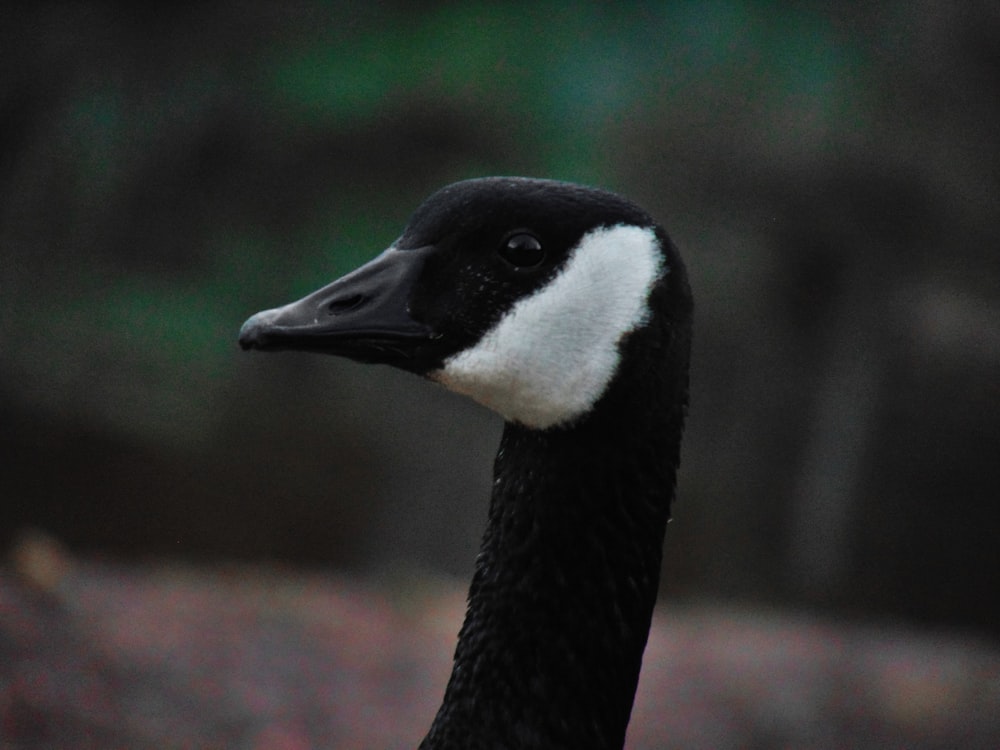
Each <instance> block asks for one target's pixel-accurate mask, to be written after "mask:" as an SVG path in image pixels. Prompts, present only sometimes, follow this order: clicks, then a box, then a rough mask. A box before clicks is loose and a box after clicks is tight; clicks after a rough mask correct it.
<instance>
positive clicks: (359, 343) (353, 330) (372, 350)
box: [240, 247, 434, 370]
mask: <svg viewBox="0 0 1000 750" xmlns="http://www.w3.org/2000/svg"><path fill="white" fill-rule="evenodd" d="M433 249H434V248H433V247H423V248H416V249H413V250H398V249H396V248H389V249H388V250H386V251H385V252H384V253H382V254H381V255H379V256H378V257H377V258H375V259H373V260H371V261H369V262H368V263H366V264H365V265H363V266H361V267H360V268H358V269H357V270H355V271H352V272H351V273H349V274H347V275H346V276H344V277H342V278H340V279H338V280H337V281H334V282H333V283H331V284H328V285H327V286H325V287H323V288H322V289H319V290H317V291H315V292H313V293H312V294H310V295H308V296H306V297H303V298H302V299H300V300H299V301H298V302H292V303H291V304H288V305H285V306H284V307H278V308H275V309H273V310H264V311H263V312H259V313H257V314H256V315H254V316H253V317H251V318H250V319H249V320H247V322H246V323H244V324H243V327H242V328H241V329H240V346H242V347H243V348H244V349H260V350H262V351H274V350H281V349H300V350H305V351H314V352H325V353H328V354H337V355H340V356H343V357H349V358H350V359H354V360H357V361H359V362H378V363H384V364H392V365H396V366H397V367H402V368H403V369H408V370H418V369H421V367H420V365H419V364H418V362H417V360H418V359H422V357H421V355H422V354H424V353H425V350H426V348H427V347H428V346H429V345H430V344H431V342H432V341H433V339H434V336H433V332H432V331H431V329H430V328H429V327H428V326H426V325H424V324H423V323H421V322H419V321H416V320H414V319H413V318H412V317H411V315H410V309H409V301H410V296H411V292H412V291H413V287H414V284H415V283H416V280H417V279H418V277H419V276H420V272H421V271H422V270H423V267H424V260H425V259H426V257H427V255H428V254H429V253H430V252H431V251H432V250H433Z"/></svg>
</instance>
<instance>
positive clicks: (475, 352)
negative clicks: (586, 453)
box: [431, 225, 663, 429]
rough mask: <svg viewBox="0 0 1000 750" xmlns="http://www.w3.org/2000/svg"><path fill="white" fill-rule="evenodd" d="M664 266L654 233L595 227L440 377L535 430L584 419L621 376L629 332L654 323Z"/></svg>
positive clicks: (440, 372)
mask: <svg viewBox="0 0 1000 750" xmlns="http://www.w3.org/2000/svg"><path fill="white" fill-rule="evenodd" d="M662 271H663V255H662V252H661V250H660V243H659V240H658V239H657V237H656V234H655V233H654V231H653V230H652V229H650V228H646V227H637V226H631V225H618V226H614V227H606V228H602V229H597V230H595V231H593V232H589V233H587V234H586V235H584V236H583V238H582V239H581V240H580V243H579V244H578V245H577V246H576V248H575V249H574V250H573V251H572V254H571V256H570V258H569V259H568V260H567V262H566V265H565V266H564V267H563V269H562V271H561V272H560V273H559V275H557V276H556V277H555V278H554V279H552V281H550V282H549V283H548V284H547V285H546V286H544V287H542V288H541V289H539V290H538V291H536V292H535V293H534V294H532V295H531V296H529V297H525V298H524V299H521V300H519V301H518V302H517V303H515V304H514V306H513V307H512V308H511V309H510V310H509V311H508V312H507V313H506V314H505V315H504V316H503V318H501V319H500V321H499V322H498V323H497V324H496V325H495V326H494V327H493V328H491V329H490V330H489V331H487V332H486V334H485V335H484V336H483V337H482V339H480V341H479V342H478V343H477V344H476V345H475V346H473V347H471V348H469V349H466V350H464V351H461V352H459V353H458V354H455V355H454V356H452V357H450V358H448V359H447V360H446V361H445V363H444V366H443V367H442V368H441V369H440V370H438V371H437V372H435V373H432V375H431V377H432V378H433V379H434V380H436V381H438V382H440V383H442V384H443V385H444V386H446V387H447V388H449V389H451V390H453V391H455V392H457V393H462V394H465V395H466V396H469V397H471V398H472V399H474V400H476V401H478V402H479V403H481V404H483V405H484V406H487V407H489V408H490V409H493V410H494V411H496V412H498V413H499V414H500V415H501V416H503V417H504V418H505V419H507V420H509V421H514V422H520V423H521V424H523V425H525V426H527V427H532V428H536V429H545V428H547V427H552V426H554V425H557V424H560V423H563V422H567V421H569V420H571V419H573V418H575V417H578V416H580V415H581V414H583V413H585V412H586V411H588V410H589V409H590V408H591V407H593V405H594V404H595V403H596V402H597V400H598V399H600V397H601V396H602V395H603V394H604V391H605V390H606V388H607V387H608V384H609V383H610V382H611V380H612V378H613V377H614V375H615V371H616V369H617V367H618V362H619V359H620V353H619V349H618V344H619V342H620V341H621V339H622V337H623V336H624V335H625V334H627V333H629V332H630V331H633V330H635V329H636V328H638V327H639V326H641V325H643V324H644V323H645V322H646V320H647V317H648V314H649V306H648V302H649V294H650V291H651V290H652V288H653V285H654V284H655V283H656V281H657V279H658V278H659V277H660V275H661V273H662Z"/></svg>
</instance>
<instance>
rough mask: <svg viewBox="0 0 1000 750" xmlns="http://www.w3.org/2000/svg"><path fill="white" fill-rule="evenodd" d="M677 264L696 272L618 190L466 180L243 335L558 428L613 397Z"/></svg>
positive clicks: (247, 343) (244, 341) (247, 341)
mask: <svg viewBox="0 0 1000 750" xmlns="http://www.w3.org/2000/svg"><path fill="white" fill-rule="evenodd" d="M674 270H679V271H680V274H681V277H682V278H681V280H682V279H683V269H682V268H681V266H680V260H679V258H677V257H676V253H675V251H674V250H673V247H672V246H671V244H670V242H669V240H668V239H667V238H666V235H665V234H664V233H663V230H662V229H660V228H659V227H658V226H657V225H656V223H655V222H654V221H653V220H652V219H651V217H650V216H649V215H648V214H647V213H645V212H644V211H643V210H642V209H640V208H638V207H637V206H635V205H634V204H632V203H631V202H629V201H627V200H625V199H624V198H621V197H620V196H617V195H615V194H613V193H608V192H606V191H603V190H597V189H594V188H588V187H582V186H579V185H574V184H569V183H564V182H556V181H552V180H538V179H527V178H510V177H492V178H484V179H476V180H467V181H464V182H458V183H455V184H453V185H449V186H447V187H445V188H442V189H441V190H439V191H437V192H436V193H434V194H433V195H431V196H430V197H429V198H428V199H427V200H426V201H424V203H423V204H422V205H421V206H420V207H419V208H418V209H417V210H416V212H415V213H414V214H413V216H412V217H411V219H410V221H409V223H408V224H407V226H406V228H405V230H404V231H403V234H402V235H401V236H400V238H399V239H398V240H397V241H396V242H395V243H393V245H392V246H391V247H390V248H389V249H388V250H386V251H385V252H384V253H382V254H381V255H379V256H378V257H376V258H375V259H374V260H372V261H370V262H369V263H367V264H366V265H364V266H362V267H361V268H359V269H358V270H356V271H354V272H353V273H350V274H348V275H347V276H345V277H343V278H341V279H339V280H337V281H335V282H333V283H332V284H330V285H328V286H326V287H324V288H322V289H320V290H318V291H316V292H314V293H313V294H310V295H308V296H307V297H305V298H303V299H301V300H299V301H297V302H294V303H292V304H290V305H286V306H284V307H281V308H277V309H274V310H267V311H264V312H261V313H258V314H257V315H255V316H253V317H252V318H250V319H249V320H248V321H247V322H246V323H245V324H244V325H243V328H242V330H241V331H240V344H241V345H242V346H243V347H244V348H245V349H251V348H255V349H262V350H273V349H304V350H309V351H319V352H327V353H330V354H338V355H341V356H345V357H349V358H352V359H355V360H358V361H362V362H380V363H385V364H390V365H393V366H395V367H399V368H402V369H405V370H408V371H411V372H415V373H417V374H420V375H424V376H427V377H430V378H432V379H434V380H437V381H439V382H441V383H443V384H445V385H446V386H448V387H450V388H452V389H453V390H456V391H458V392H462V393H465V394H467V395H470V396H472V397H473V398H475V399H477V400H479V401H481V402H482V403H485V404H486V405H487V406H490V407H492V408H494V409H496V410H497V411H499V412H500V413H501V414H503V415H504V416H505V417H506V418H508V419H510V420H513V421H518V422H522V423H524V424H526V425H528V426H533V427H547V426H550V425H552V424H556V423H559V422H563V421H566V420H567V419H569V418H572V417H573V416H576V415H578V414H579V413H580V412H581V411H582V410H585V409H586V408H589V406H590V405H592V404H593V402H594V401H595V400H596V399H597V398H599V397H600V395H601V393H602V392H603V390H604V388H605V387H606V386H607V383H608V382H609V381H610V379H611V378H613V376H614V374H615V371H616V370H617V367H618V356H619V344H620V342H621V340H622V339H623V337H624V336H626V335H627V334H629V333H630V332H631V331H633V330H634V329H636V328H638V327H641V326H644V325H646V324H647V323H648V322H649V317H650V315H651V314H652V313H651V310H652V309H653V308H652V307H651V306H650V296H651V295H652V294H653V292H654V289H655V288H658V287H661V286H663V279H664V278H665V277H667V276H668V275H669V274H670V273H671V272H672V271H674ZM681 287H682V289H683V294H686V284H681ZM561 392H562V393H561Z"/></svg>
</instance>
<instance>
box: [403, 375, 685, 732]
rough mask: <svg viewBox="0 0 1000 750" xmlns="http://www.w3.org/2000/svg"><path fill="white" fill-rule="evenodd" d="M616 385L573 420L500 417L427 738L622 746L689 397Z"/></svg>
mask: <svg viewBox="0 0 1000 750" xmlns="http://www.w3.org/2000/svg"><path fill="white" fill-rule="evenodd" d="M616 390H617V391H618V393H617V394H616V393H609V394H608V395H607V397H606V398H605V399H604V401H603V402H602V405H603V406H604V407H606V408H603V409H601V410H600V411H598V412H596V413H595V414H592V415H591V416H590V417H589V418H588V419H587V420H586V421H584V422H582V423H579V424H577V425H575V426H572V427H568V428H560V429H555V430H546V431H535V430H530V429H527V428H524V427H520V426H516V425H513V424H508V425H507V426H506V427H505V430H504V434H503V438H502V440H501V443H500V450H499V452H498V454H497V459H496V467H495V468H496V471H495V482H494V488H493V496H492V500H491V503H490V511H489V523H488V526H487V529H486V533H485V535H484V537H483V542H482V547H481V551H480V554H479V557H478V559H477V562H476V571H475V575H474V577H473V581H472V586H471V588H470V591H469V607H468V612H467V614H466V620H465V624H464V625H463V627H462V631H461V633H460V635H459V643H458V648H457V650H456V654H455V665H454V670H453V672H452V676H451V680H450V681H449V684H448V688H447V691H446V694H445V698H444V703H443V705H442V706H441V709H440V711H439V712H438V715H437V718H436V719H435V721H434V724H433V726H432V728H431V731H430V733H429V734H428V736H427V738H426V739H425V740H424V743H423V744H422V745H421V747H422V748H425V749H427V750H429V749H431V748H451V747H454V748H458V747H462V748H466V749H468V748H560V747H574V748H595V749H596V748H620V747H622V745H623V743H624V738H625V730H626V727H627V725H628V719H629V715H630V713H631V710H632V701H633V698H634V695H635V688H636V684H637V681H638V678H639V669H640V666H641V662H642V653H643V649H644V648H645V645H646V638H647V636H648V633H649V623H650V618H651V616H652V611H653V606H654V604H655V601H656V593H657V588H658V584H659V574H660V562H661V558H662V544H663V535H664V532H665V529H666V524H667V521H668V520H669V513H670V503H671V500H672V498H673V493H674V480H675V472H676V466H677V461H678V450H679V442H680V432H681V428H682V422H683V413H684V406H683V404H682V403H679V404H678V403H675V404H674V405H671V403H670V402H669V401H665V402H664V403H663V404H662V405H658V404H653V405H652V408H650V404H649V403H648V402H647V403H644V404H641V405H639V404H636V401H635V399H634V398H630V397H628V395H627V393H628V390H629V389H627V388H619V389H616ZM615 402H617V403H615ZM629 404H633V405H635V406H634V408H633V409H632V410H631V411H633V412H634V413H633V414H631V415H630V416H631V419H629V418H626V419H624V420H622V419H621V417H622V414H621V411H620V410H621V409H623V408H625V409H627V408H628V406H629ZM608 412H614V413H615V414H616V416H617V417H618V418H616V419H614V420H611V419H602V418H601V414H602V413H608ZM616 425H617V427H615V426H616Z"/></svg>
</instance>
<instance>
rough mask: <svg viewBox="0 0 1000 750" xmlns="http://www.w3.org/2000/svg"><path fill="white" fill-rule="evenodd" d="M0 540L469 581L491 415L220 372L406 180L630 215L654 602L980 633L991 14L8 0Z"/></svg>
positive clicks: (996, 297) (993, 473) (990, 450)
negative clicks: (523, 179) (683, 263)
mask: <svg viewBox="0 0 1000 750" xmlns="http://www.w3.org/2000/svg"><path fill="white" fill-rule="evenodd" d="M3 15H4V21H3V23H2V24H0V259H2V260H0V424H2V426H3V428H2V430H0V441H2V445H0V456H2V462H3V471H2V474H0V496H2V504H0V531H2V543H3V545H4V546H5V547H6V548H8V549H9V548H12V547H13V546H16V544H17V543H18V540H19V539H22V538H23V535H24V533H25V532H26V531H28V530H34V531H41V532H44V533H45V534H47V535H50V536H51V538H54V539H56V540H59V542H60V543H62V544H64V545H66V547H67V548H68V549H69V550H70V551H71V552H72V553H73V554H75V555H81V556H84V557H88V558H92V557H94V556H97V557H100V558H102V559H110V560H118V561H126V562H128V561H133V562H139V561H149V560H169V561H180V562H184V563H194V564H206V563H212V564H215V563H218V562H220V561H239V562H254V563H267V564H279V565H289V566H295V567H297V568H301V567H303V566H304V567H306V568H307V569H312V570H316V569H318V570H328V571H329V570H335V571H341V572H344V573H345V574H346V575H352V576H353V575H358V576H361V577H365V578H369V579H370V578H372V577H374V578H376V579H379V578H387V577H395V576H399V575H403V576H406V575H412V574H413V572H414V571H417V572H418V573H419V574H420V575H425V574H426V575H430V576H441V577H445V578H449V577H453V578H454V579H455V580H460V581H464V580H465V579H466V578H467V577H468V576H469V574H470V572H471V569H472V564H473V559H474V555H475V552H476V549H477V546H478V537H479V533H480V531H481V528H482V525H483V522H484V519H485V514H486V503H487V499H488V494H489V484H490V471H491V462H492V456H493V452H494V450H495V447H496V443H497V440H498V437H499V433H500V429H501V424H500V422H499V420H498V418H496V417H495V416H493V415H492V414H490V413H487V412H485V411H484V410H483V409H481V408H479V407H478V406H476V405H474V404H470V403H466V402H465V401H463V400H461V399H459V398H456V397H453V396H451V395H450V394H448V393H446V392H444V391H442V390H440V389H437V388H435V387H434V386H432V385H430V384H427V383H424V382H421V381H419V380H417V379H414V378H412V377H409V376H406V375H404V374H401V373H396V372H393V371H390V370H388V369H387V368H372V367H363V366H359V365H354V364H352V363H349V362H344V361H340V360H336V359H333V358H329V359H325V358H322V357H318V356H310V355H303V354H292V353H289V354H281V355H266V356H265V355H260V354H247V353H243V352H241V351H239V349H238V347H237V345H236V334H237V331H238V330H239V326H240V324H241V323H242V321H243V320H244V319H245V318H246V317H248V316H249V315H250V314H252V313H254V312H256V311H258V310H260V309H263V308H267V307H273V306H276V305H278V304H283V303H285V302H288V301H291V300H292V299H295V298H297V297H299V296H301V295H302V294H304V293H306V292H308V291H310V290H312V289H313V288H315V287H317V286H319V285H321V284H324V283H326V282H327V281H329V280H331V279H333V278H334V277H336V276H337V275H339V274H342V273H344V272H345V271H348V270H350V269H351V268H352V267H354V266H355V265H357V264H359V263H360V262H362V261H364V260H366V259H368V258H369V257H372V256H374V255H375V254H376V253H378V252H380V251H381V250H382V249H383V248H385V247H386V246H387V245H388V244H389V243H391V242H392V241H393V239H394V238H395V237H396V236H397V235H398V233H399V232H400V230H401V229H402V227H403V225H404V224H405V222H406V219H407V217H408V216H409V214H410V212H411V211H412V210H413V209H414V208H415V207H416V206H417V205H418V204H419V202H420V200H421V199H422V198H423V197H425V196H426V195H427V194H428V193H430V192H431V191H432V190H434V189H436V188H438V187H440V186H441V185H443V184H445V183H447V182H450V181H453V180H457V179H462V178H467V177H473V176H481V175H489V174H524V175H534V176H545V177H553V178H559V179H565V180H572V181H578V182H585V183H590V184H595V185H600V186H603V187H606V188H610V189H612V190H615V191H619V192H622V193H624V194H625V195H627V196H629V197H631V198H633V199H634V200H635V201H637V202H638V203H640V204H641V205H643V206H644V207H645V208H647V209H648V210H649V211H650V212H651V213H653V215H654V216H656V217H658V218H659V219H660V220H661V221H662V222H663V223H664V225H665V226H666V227H667V230H668V232H670V234H671V235H672V237H673V239H674V240H675V242H676V243H677V244H678V245H679V246H680V248H681V249H682V252H683V253H684V255H685V258H686V260H687V264H688V267H689V272H690V274H691V279H692V285H693V288H694V291H695V295H696V304H697V318H696V337H695V348H694V363H693V373H692V383H693V393H692V405H691V411H690V417H689V423H688V424H689V427H688V431H687V434H686V438H685V445H684V451H683V466H682V471H681V475H680V486H679V499H678V502H677V504H676V506H675V512H674V523H673V524H672V525H671V528H670V529H669V531H668V538H667V546H666V560H665V572H664V591H665V597H666V598H665V600H666V601H674V602H677V601H681V602H683V601H692V600H704V599H708V600H714V601H725V602H738V603H741V604H747V605H751V606H764V607H780V608H783V609H784V608H788V609H794V610H796V611H806V612H811V613H814V614H818V615H824V616H835V617H845V618H847V619H850V620H854V621H885V620H889V621H893V622H902V623H908V624H911V625H914V626H916V627H920V628H928V627H930V628H948V629H952V630H956V631H958V632H962V633H973V634H977V635H978V636H983V637H986V638H988V639H993V638H996V637H997V636H1000V616H998V615H1000V612H998V609H1000V604H998V601H1000V600H998V597H997V595H996V592H997V591H1000V544H998V543H997V529H998V527H1000V461H998V453H1000V408H998V406H1000V376H998V375H1000V148H998V145H1000V144H998V125H997V123H998V122H1000V88H998V87H997V85H996V81H998V80H1000V52H998V50H1000V6H998V5H997V4H996V3H991V2H972V3H962V4H957V5H956V4H953V3H946V2H941V1H940V0H925V1H922V2H882V3H853V4H850V5H830V4H829V3H798V4H788V5H786V4H782V3H775V2H762V1H752V0H743V1H740V0H735V1H732V2H683V3H643V4H635V5H631V4H625V5H618V4H616V5H611V4H586V5H571V4H565V3H551V2H533V3H517V2H514V3H506V4H489V3H486V4H483V3H463V4H456V5H453V4H444V3H423V4H410V3H383V4H375V3H368V4H360V3H318V2H287V3H281V4H269V3H240V4H230V3H213V4H208V5H203V4H187V3H184V4H178V5H176V6H173V7H158V6H149V7H145V6H142V7H139V6H136V7H133V6H131V5H126V4H99V3H71V4H46V3H43V4H36V5H24V6H21V5H20V4H19V5H17V6H15V7H12V8H8V9H5V10H4V12H3Z"/></svg>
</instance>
